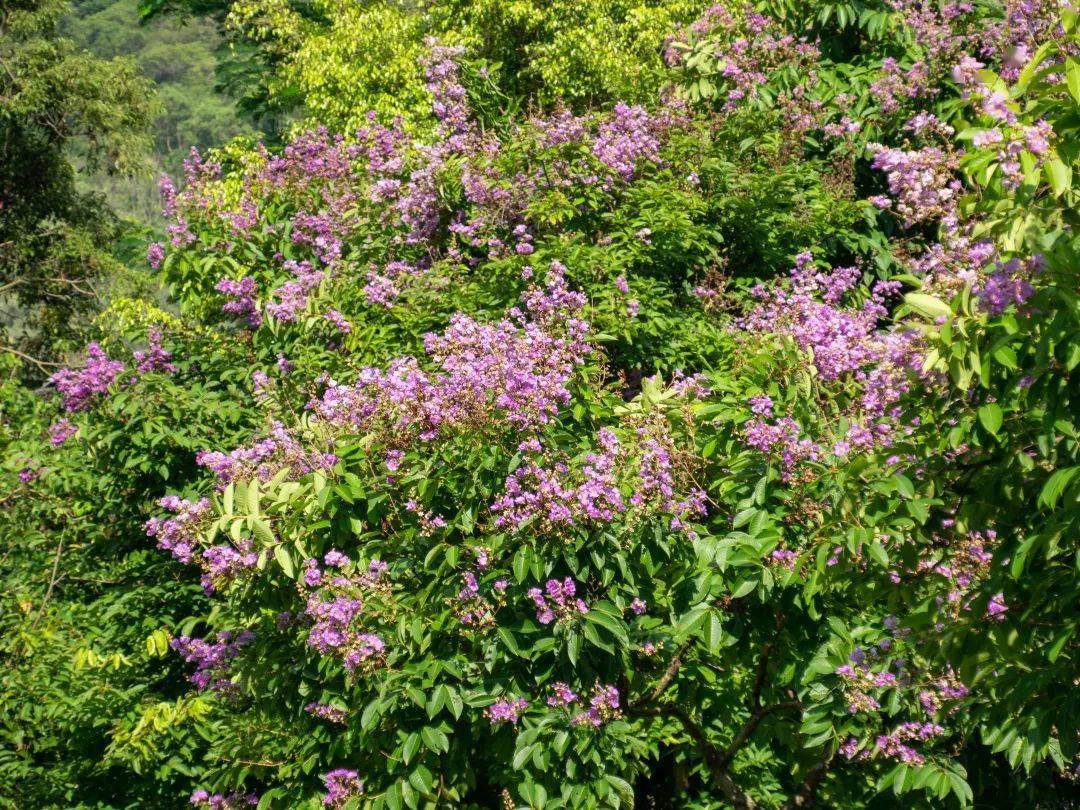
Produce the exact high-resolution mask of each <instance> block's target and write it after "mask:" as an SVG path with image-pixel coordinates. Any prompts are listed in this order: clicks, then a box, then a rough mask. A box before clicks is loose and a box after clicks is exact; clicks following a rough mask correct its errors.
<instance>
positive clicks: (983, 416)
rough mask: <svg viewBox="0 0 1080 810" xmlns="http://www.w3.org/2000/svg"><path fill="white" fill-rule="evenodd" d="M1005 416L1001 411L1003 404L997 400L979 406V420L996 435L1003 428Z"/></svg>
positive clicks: (988, 430) (989, 431)
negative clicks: (999, 403) (996, 401)
mask: <svg viewBox="0 0 1080 810" xmlns="http://www.w3.org/2000/svg"><path fill="white" fill-rule="evenodd" d="M1004 418H1005V416H1004V414H1003V413H1002V411H1001V406H1000V405H998V404H997V403H995V402H990V403H988V404H986V405H981V406H979V422H981V423H982V426H983V427H984V428H986V430H987V432H988V433H990V434H992V435H994V436H996V435H997V432H998V431H999V430H1000V429H1001V423H1002V421H1003V420H1004Z"/></svg>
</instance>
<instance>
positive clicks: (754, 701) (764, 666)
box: [750, 644, 772, 711]
mask: <svg viewBox="0 0 1080 810" xmlns="http://www.w3.org/2000/svg"><path fill="white" fill-rule="evenodd" d="M770 652H772V644H766V645H765V646H764V647H762V648H761V658H759V659H758V667H757V675H756V676H755V677H754V691H753V692H751V694H750V710H751V711H754V710H755V709H759V708H761V690H762V689H763V688H764V686H765V675H766V674H767V673H768V670H769V653H770Z"/></svg>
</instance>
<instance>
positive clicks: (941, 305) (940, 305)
mask: <svg viewBox="0 0 1080 810" xmlns="http://www.w3.org/2000/svg"><path fill="white" fill-rule="evenodd" d="M904 301H905V303H907V305H908V306H909V307H911V308H912V309H913V310H915V311H916V312H917V313H919V314H920V315H923V316H925V317H927V318H930V319H931V320H935V321H936V320H937V319H938V318H948V317H949V316H951V315H952V310H951V309H950V308H949V305H948V304H946V303H945V302H944V301H942V300H941V299H940V298H935V297H934V296H932V295H927V294H926V293H917V292H912V293H908V294H907V295H905V296H904Z"/></svg>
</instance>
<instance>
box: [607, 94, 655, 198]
mask: <svg viewBox="0 0 1080 810" xmlns="http://www.w3.org/2000/svg"><path fill="white" fill-rule="evenodd" d="M593 154H594V155H595V156H596V158H597V160H599V161H600V162H601V163H603V164H604V165H605V166H607V168H609V169H610V170H611V171H613V172H615V174H617V175H619V177H621V178H622V179H623V180H625V181H627V182H629V181H630V180H633V179H634V172H635V171H636V170H637V165H638V162H639V161H650V162H652V163H656V162H658V161H659V160H660V138H659V136H658V135H657V123H656V122H655V121H654V120H653V118H652V116H650V115H649V113H648V112H646V111H645V108H644V107H638V106H633V107H631V106H629V105H627V104H623V103H622V102H619V103H618V104H616V105H615V109H614V111H613V113H612V117H611V119H610V120H608V121H605V122H603V123H602V124H601V125H600V131H599V133H598V134H597V136H596V142H595V143H594V144H593Z"/></svg>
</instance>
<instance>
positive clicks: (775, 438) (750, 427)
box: [738, 254, 923, 477]
mask: <svg viewBox="0 0 1080 810" xmlns="http://www.w3.org/2000/svg"><path fill="white" fill-rule="evenodd" d="M859 275H860V273H859V272H858V271H857V270H854V269H853V268H839V269H837V270H834V271H832V272H831V273H820V272H817V271H816V270H815V269H814V268H813V266H812V263H811V257H810V255H809V254H801V255H800V256H799V257H798V259H797V262H796V267H795V269H794V270H793V271H792V274H791V285H790V287H789V288H784V287H783V286H779V285H778V286H774V287H771V288H766V287H764V286H762V285H758V286H757V287H755V288H754V290H753V291H752V295H753V296H754V297H755V298H756V299H757V300H758V301H759V303H758V304H757V305H756V306H755V308H754V309H753V310H752V311H751V312H750V313H748V314H747V315H746V316H745V317H744V318H742V319H740V320H739V321H738V326H739V328H740V329H742V330H744V331H747V332H751V333H756V334H765V335H785V336H788V337H790V338H791V339H792V340H793V341H794V342H795V345H796V346H797V347H798V348H799V349H801V350H802V351H803V352H805V353H806V354H807V355H808V356H809V358H810V362H811V363H812V364H813V366H814V368H815V370H816V371H817V374H818V376H819V377H820V378H821V380H822V381H824V382H826V383H830V382H835V383H837V384H840V385H842V386H843V387H845V388H850V387H851V386H852V385H854V390H855V391H856V392H857V393H856V394H855V396H854V397H853V398H852V400H851V402H850V404H849V405H848V408H847V416H848V419H849V421H850V427H849V428H848V430H847V432H846V433H845V434H843V435H841V436H838V437H837V439H836V441H835V442H834V444H833V445H832V447H831V450H832V452H833V453H834V454H835V455H839V456H843V455H846V454H847V453H849V452H852V451H856V450H858V451H865V450H870V449H872V448H874V447H877V446H888V445H889V444H890V443H891V440H892V439H891V437H892V435H893V433H894V431H895V429H896V420H897V419H898V418H899V416H900V412H899V405H898V403H899V401H900V398H901V397H902V396H903V395H904V394H906V393H907V392H908V391H909V390H910V388H911V381H912V379H913V378H915V379H917V378H919V377H920V375H921V374H922V365H923V355H922V351H921V343H920V340H919V337H918V335H917V333H916V332H914V331H907V330H894V331H880V330H879V329H878V326H877V325H878V322H879V321H881V320H882V319H884V318H885V317H886V316H887V314H888V309H887V307H886V301H887V298H888V296H890V295H891V294H892V293H893V292H894V291H895V289H896V288H897V286H898V285H896V284H895V283H891V282H879V283H878V284H876V285H875V286H874V288H873V289H872V294H871V296H870V298H869V299H868V300H867V301H866V302H865V303H864V304H863V306H861V307H859V308H857V309H855V308H846V307H844V306H842V305H841V304H840V300H841V299H842V298H843V297H844V296H845V295H846V294H847V293H848V291H849V290H851V289H852V288H853V287H854V286H855V284H856V283H857V281H858V278H859ZM819 299H820V300H819ZM769 410H770V411H771V403H770V408H769ZM769 416H771V414H770V415H768V416H767V415H766V414H764V413H762V414H757V415H755V417H754V418H752V419H750V420H749V421H748V422H747V423H746V425H745V426H744V433H745V436H746V441H747V443H748V445H749V446H751V447H754V448H755V449H757V450H759V451H760V452H762V453H765V454H768V455H773V456H776V457H778V458H779V459H780V462H781V467H782V470H783V472H784V474H785V476H786V477H790V476H791V474H792V472H793V471H794V469H795V467H796V466H797V465H798V464H799V463H801V462H803V461H813V460H816V459H818V458H820V457H821V455H822V452H823V450H822V447H821V446H820V445H819V444H818V443H816V442H814V441H813V440H812V439H809V438H806V437H804V436H802V429H801V427H800V426H799V425H798V423H796V422H795V421H794V420H793V419H791V418H790V417H783V418H780V419H778V420H776V421H775V422H770V421H769Z"/></svg>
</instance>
